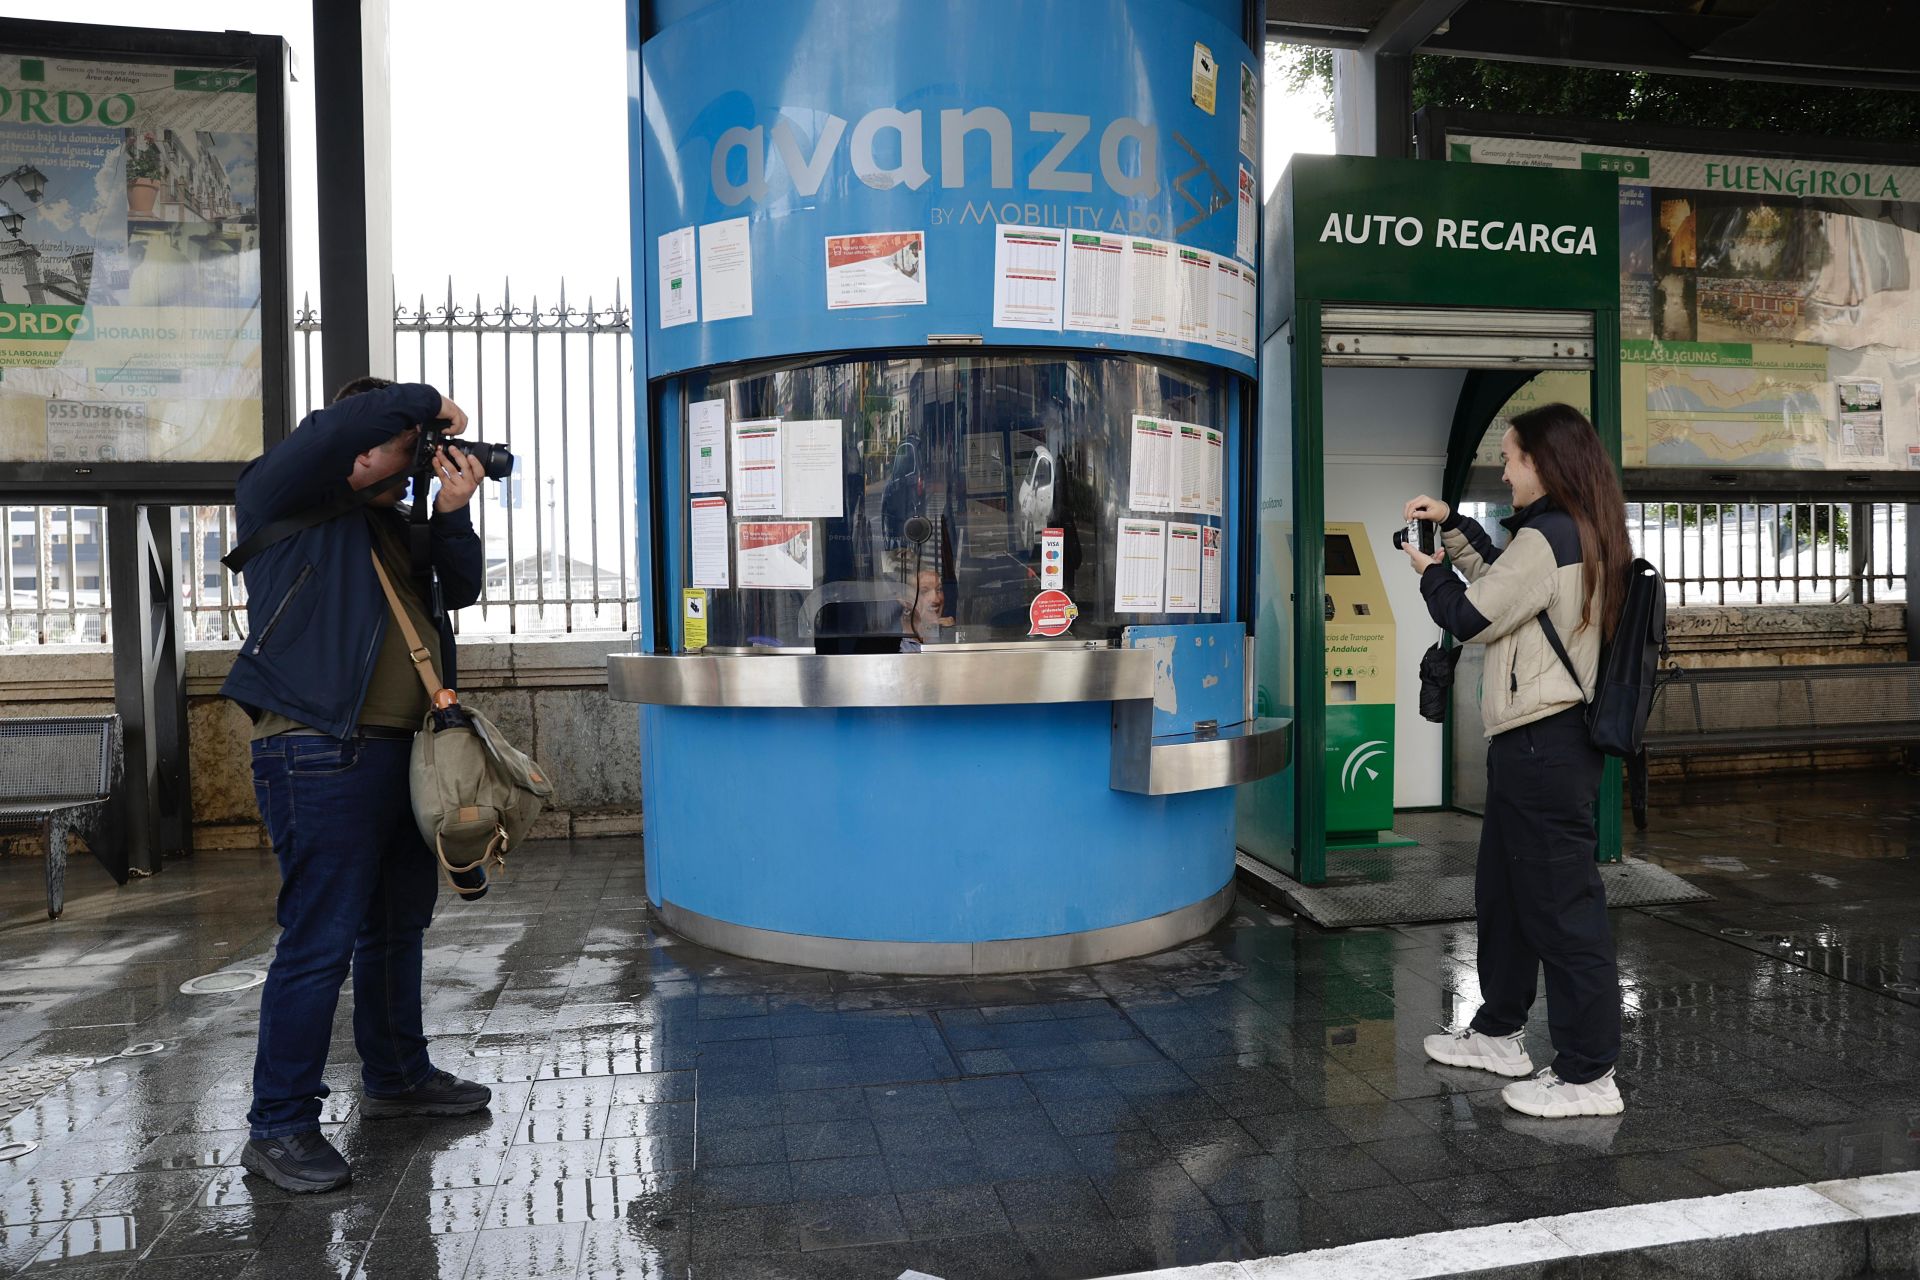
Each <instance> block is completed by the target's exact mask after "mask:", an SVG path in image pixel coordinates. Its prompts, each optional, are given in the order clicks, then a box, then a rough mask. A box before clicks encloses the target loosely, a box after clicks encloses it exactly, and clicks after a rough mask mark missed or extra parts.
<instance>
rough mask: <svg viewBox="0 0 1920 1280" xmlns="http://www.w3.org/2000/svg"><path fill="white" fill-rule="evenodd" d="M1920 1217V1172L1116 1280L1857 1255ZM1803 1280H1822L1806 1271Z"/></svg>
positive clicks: (1397, 1275) (1364, 1279) (1400, 1279)
mask: <svg viewBox="0 0 1920 1280" xmlns="http://www.w3.org/2000/svg"><path fill="white" fill-rule="evenodd" d="M1913 1217H1920V1172H1913V1173H1885V1174H1876V1175H1874V1176H1872V1177H1865V1178H1847V1179H1842V1180H1840V1181H1837V1182H1815V1183H1811V1184H1808V1185H1806V1186H1798V1187H1772V1188H1768V1189H1766V1190H1761V1191H1740V1192H1734V1193H1732V1194H1730V1195H1723V1196H1707V1197H1703V1198H1701V1199H1698V1200H1666V1201H1661V1202H1659V1203H1657V1204H1636V1205H1626V1206H1623V1207H1621V1208H1618V1209H1596V1210H1594V1211H1592V1212H1590V1213H1570V1214H1566V1215H1563V1216H1560V1217H1553V1218H1534V1219H1532V1220H1530V1221H1527V1222H1510V1223H1503V1224H1501V1225H1498V1226H1492V1227H1470V1228H1467V1229H1465V1230H1461V1231H1436V1232H1432V1233H1430V1234H1428V1235H1420V1236H1405V1237H1402V1238H1400V1239H1395V1240H1373V1241H1369V1242H1367V1243H1365V1244H1352V1245H1343V1246H1341V1247H1340V1248H1337V1249H1318V1250H1314V1251H1313V1252H1310V1253H1293V1254H1286V1255H1284V1256H1281V1257H1275V1258H1256V1259H1253V1260H1251V1261H1248V1262H1213V1263H1208V1264H1207V1265H1205V1266H1198V1267H1176V1268H1171V1269H1167V1270H1161V1271H1141V1272H1134V1273H1132V1274H1131V1275H1127V1276H1121V1277H1114V1278H1113V1280H1307V1278H1308V1277H1312V1278H1314V1280H1320V1278H1323V1277H1333V1276H1338V1277H1342V1278H1343V1280H1439V1278H1440V1277H1444V1276H1453V1275H1461V1274H1465V1273H1471V1272H1476V1271H1490V1270H1493V1269H1495V1268H1500V1267H1513V1268H1524V1267H1527V1266H1535V1265H1541V1264H1545V1263H1553V1262H1561V1261H1565V1260H1568V1259H1572V1258H1598V1257H1601V1256H1603V1255H1606V1254H1612V1253H1631V1252H1637V1251H1639V1250H1644V1249H1657V1248H1665V1247H1684V1246H1687V1245H1701V1246H1709V1247H1711V1246H1713V1245H1715V1244H1718V1243H1737V1241H1738V1239H1739V1237H1742V1236H1757V1235H1765V1234H1770V1233H1775V1232H1790V1231H1796V1230H1809V1229H1811V1230H1816V1231H1817V1230H1819V1229H1821V1228H1833V1229H1837V1230H1836V1232H1835V1236H1836V1239H1835V1244H1836V1245H1838V1244H1839V1242H1840V1238H1842V1237H1844V1236H1845V1234H1846V1233H1845V1229H1846V1228H1847V1227H1849V1226H1854V1227H1858V1228H1860V1230H1859V1233H1858V1235H1859V1237H1860V1239H1859V1240H1858V1241H1856V1242H1854V1243H1855V1244H1857V1247H1858V1248H1859V1249H1861V1250H1864V1249H1865V1247H1866V1244H1865V1237H1866V1235H1867V1233H1868V1232H1869V1231H1870V1230H1871V1225H1870V1224H1871V1223H1872V1222H1873V1221H1874V1220H1876V1219H1888V1218H1913ZM1834 1252H1835V1256H1834V1258H1833V1262H1834V1264H1835V1268H1834V1274H1836V1275H1848V1276H1850V1275H1852V1274H1854V1270H1853V1269H1852V1267H1853V1266H1854V1265H1855V1264H1853V1263H1851V1262H1849V1261H1848V1258H1847V1255H1848V1254H1849V1253H1850V1250H1849V1249H1843V1248H1836V1249H1835V1250H1834ZM1804 1274H1809V1275H1811V1274H1814V1272H1813V1271H1807V1272H1805V1273H1804Z"/></svg>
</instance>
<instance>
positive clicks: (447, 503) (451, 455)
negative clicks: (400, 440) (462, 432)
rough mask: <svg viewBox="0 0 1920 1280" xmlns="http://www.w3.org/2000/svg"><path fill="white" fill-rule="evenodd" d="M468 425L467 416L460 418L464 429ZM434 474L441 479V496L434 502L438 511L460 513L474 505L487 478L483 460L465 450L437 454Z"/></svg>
mask: <svg viewBox="0 0 1920 1280" xmlns="http://www.w3.org/2000/svg"><path fill="white" fill-rule="evenodd" d="M455 412H458V410H456V411H455ZM466 424H467V416H466V415H465V414H464V413H463V414H461V415H460V425H461V426H463V427H464V426H465V425H466ZM448 429H449V430H451V428H448ZM433 474H434V475H436V476H438V477H439V479H440V492H439V493H438V494H437V495H436V496H435V497H434V499H433V509H434V510H435V511H458V510H459V509H460V508H462V507H464V506H466V505H467V503H469V502H471V501H473V495H474V492H475V490H477V489H479V487H480V482H481V481H482V480H485V479H486V478H487V470H486V468H485V467H483V466H481V465H480V459H478V458H476V457H474V456H473V455H472V454H470V453H468V452H467V451H466V450H465V449H456V448H443V449H435V450H434V451H433Z"/></svg>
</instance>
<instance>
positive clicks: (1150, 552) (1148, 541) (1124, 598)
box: [1113, 519, 1167, 613]
mask: <svg viewBox="0 0 1920 1280" xmlns="http://www.w3.org/2000/svg"><path fill="white" fill-rule="evenodd" d="M1118 546H1119V549H1120V554H1119V555H1118V556H1117V557H1116V558H1115V560H1114V583H1113V610H1114V612H1115V613H1160V612H1162V600H1163V595H1162V588H1163V586H1164V585H1165V583H1166V576H1167V523H1166V521H1164V520H1125V519H1123V520H1121V521H1120V536H1119V539H1118Z"/></svg>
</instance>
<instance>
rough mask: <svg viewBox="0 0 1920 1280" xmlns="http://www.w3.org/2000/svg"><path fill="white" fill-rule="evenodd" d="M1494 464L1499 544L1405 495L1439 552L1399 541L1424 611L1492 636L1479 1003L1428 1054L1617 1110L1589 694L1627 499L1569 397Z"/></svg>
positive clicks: (1437, 504) (1616, 1052) (1585, 1111)
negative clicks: (1541, 1004) (1543, 1040)
mask: <svg viewBox="0 0 1920 1280" xmlns="http://www.w3.org/2000/svg"><path fill="white" fill-rule="evenodd" d="M1501 461H1502V464H1503V467H1504V470H1503V472H1502V476H1501V478H1502V479H1503V480H1504V481H1505V483H1506V484H1507V485H1508V486H1509V487H1510V488H1511V489H1512V491H1513V508H1514V513H1515V514H1514V515H1513V516H1511V517H1510V518H1509V519H1507V520H1506V521H1505V522H1504V523H1505V525H1506V527H1507V529H1508V530H1509V532H1510V533H1511V535H1512V537H1511V540H1510V541H1509V542H1508V544H1507V545H1506V547H1505V548H1499V547H1496V546H1495V545H1494V543H1493V540H1492V539H1491V538H1490V537H1488V536H1487V533H1486V531H1485V530H1484V529H1482V528H1481V527H1480V526H1479V525H1478V524H1477V523H1476V522H1474V521H1473V520H1470V519H1467V518H1465V517H1463V516H1461V515H1460V514H1459V513H1458V512H1455V511H1453V510H1451V509H1450V508H1449V507H1448V505H1447V504H1446V503H1444V502H1441V501H1439V500H1438V499H1435V498H1430V497H1426V496H1424V495H1422V496H1421V497H1417V498H1414V499H1413V500H1412V501H1410V502H1408V503H1407V504H1406V518H1407V519H1408V520H1416V519H1417V520H1429V521H1435V522H1438V523H1439V525H1440V530H1441V542H1442V545H1441V546H1440V547H1439V548H1438V549H1437V550H1436V551H1435V552H1434V553H1433V554H1432V555H1428V554H1424V553H1423V552H1422V551H1421V548H1420V546H1419V543H1418V541H1417V540H1415V539H1411V538H1410V539H1408V540H1407V541H1406V544H1405V546H1404V547H1403V550H1405V552H1406V554H1407V559H1408V560H1409V561H1410V562H1411V563H1412V565H1413V568H1414V569H1415V571H1416V572H1418V573H1419V574H1420V593H1421V596H1422V597H1423V598H1424V599H1425V600H1426V603H1427V609H1428V612H1430V613H1431V614H1432V615H1433V620H1434V621H1435V622H1436V623H1437V624H1439V625H1440V626H1441V627H1443V628H1444V629H1445V630H1447V631H1448V632H1449V633H1451V634H1452V635H1453V636H1454V637H1455V638H1456V639H1459V640H1461V641H1464V642H1467V643H1471V644H1483V645H1485V646H1487V653H1486V666H1485V672H1486V675H1485V678H1484V680H1483V682H1482V686H1481V693H1480V706H1481V714H1482V717H1483V719H1484V721H1485V724H1486V731H1487V737H1488V746H1487V798H1486V817H1485V820H1484V822H1483V824H1482V826H1481V834H1480V854H1479V864H1478V868H1477V871H1476V875H1475V883H1474V901H1475V910H1476V916H1477V925H1478V942H1479V948H1478V950H1479V978H1480V992H1481V1000H1482V1003H1481V1006H1480V1010H1479V1012H1478V1013H1476V1014H1475V1015H1474V1017H1473V1020H1472V1023H1471V1024H1470V1025H1469V1026H1467V1027H1466V1028H1465V1029H1463V1030H1461V1031H1459V1032H1457V1033H1454V1034H1446V1035H1435V1036H1428V1037H1427V1039H1426V1052H1427V1055H1428V1056H1429V1057H1430V1058H1432V1059H1433V1060H1434V1061H1436V1062H1441V1063H1445V1064H1447V1065H1448V1066H1456V1067H1474V1068H1479V1069H1481V1070H1486V1071H1492V1072H1495V1073H1497V1074H1499V1075H1503V1076H1514V1077H1528V1078H1526V1079H1523V1080H1519V1081H1517V1082H1516V1083H1514V1084H1510V1085H1508V1086H1507V1087H1506V1088H1505V1089H1504V1090H1502V1092H1501V1097H1502V1098H1504V1099H1505V1101H1506V1103H1507V1105H1508V1106H1510V1107H1512V1108H1513V1109H1514V1110H1516V1111H1520V1112H1523V1113H1525V1114H1527V1115H1532V1116H1544V1117H1556V1118H1557V1117H1568V1116H1607V1115H1617V1114H1618V1113H1619V1112H1620V1111H1621V1109H1622V1107H1623V1103H1622V1101H1621V1097H1620V1089H1619V1086H1618V1085H1617V1083H1616V1082H1615V1080H1614V1070H1613V1066H1614V1062H1615V1061H1616V1060H1617V1059H1618V1058H1619V1056H1620V977H1619V971H1618V969H1617V967H1616V965H1615V962H1614V945H1613V934H1612V932H1611V929H1610V927H1609V925H1608V922H1607V898H1606V889H1605V887H1604V886H1603V885H1602V883H1601V881H1600V873H1599V868H1598V867H1597V866H1596V864H1595V861H1594V849H1595V846H1596V844H1597V841H1598V832H1597V830H1596V827H1595V809H1596V802H1597V798H1598V794H1599V790H1600V781H1601V774H1602V765H1603V763H1604V761H1603V757H1602V755H1601V753H1600V752H1599V750H1597V749H1596V748H1595V747H1594V745H1593V743H1592V742H1591V741H1590V740H1589V737H1588V732H1587V723H1586V714H1585V713H1586V706H1585V704H1586V702H1587V700H1588V697H1589V696H1590V692H1591V690H1592V688H1593V683H1594V679H1595V677H1596V674H1597V672H1598V670H1599V664H1600V650H1601V645H1602V643H1603V641H1604V639H1605V638H1610V637H1611V636H1612V634H1613V631H1614V628H1615V627H1616V626H1617V624H1618V622H1619V618H1620V611H1621V607H1622V605H1623V604H1624V603H1625V600H1626V594H1627V573H1628V565H1629V564H1630V563H1631V561H1632V552H1631V549H1630V544H1629V543H1628V540H1627V528H1626V506H1625V501H1624V499H1623V498H1622V496H1621V491H1620V484H1619V480H1618V478H1617V477H1616V475H1615V473H1614V470H1613V464H1612V463H1611V462H1610V461H1609V460H1608V457H1607V452H1606V449H1605V447H1604V446H1603V445H1602V443H1601V441H1600V436H1599V433H1598V432H1596V431H1595V430H1594V428H1593V425H1592V424H1591V423H1590V422H1588V421H1587V419H1586V418H1585V416H1583V415H1582V414H1581V413H1580V412H1579V410H1577V409H1574V408H1571V407H1570V406H1568V405H1564V404H1549V405H1543V406H1542V407H1540V408H1538V409H1534V410H1532V411H1530V412H1528V413H1523V414H1520V415H1518V416H1516V417H1515V418H1514V419H1513V425H1512V427H1511V428H1510V429H1509V430H1508V431H1507V432H1506V435H1505V436H1504V437H1503V439H1502V441H1501ZM1455 569H1458V570H1459V573H1458V574H1456V573H1455V572H1454V570H1455ZM1462 574H1463V575H1465V580H1464V581H1463V580H1462V578H1461V576H1460V575H1462ZM1555 636H1562V637H1565V640H1564V641H1563V642H1562V644H1563V646H1564V649H1565V653H1564V655H1562V654H1560V653H1557V652H1556V648H1557V646H1556V645H1555V643H1554V639H1553V637H1555ZM1543 965H1544V966H1545V969H1546V975H1547V1021H1548V1027H1549V1030H1550V1032H1551V1037H1552V1043H1553V1049H1554V1060H1553V1062H1552V1064H1551V1065H1550V1066H1547V1067H1544V1068H1542V1069H1541V1070H1540V1071H1539V1072H1538V1074H1535V1072H1534V1068H1533V1061H1532V1059H1531V1058H1530V1057H1529V1056H1528V1054H1527V1049H1526V1045H1525V1028H1526V1021H1527V1013H1528V1010H1529V1009H1530V1008H1531V1007H1532V1005H1533V999H1534V993H1535V983H1536V977H1537V975H1538V974H1539V972H1540V969H1541V967H1542V966H1543Z"/></svg>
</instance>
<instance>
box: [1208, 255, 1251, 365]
mask: <svg viewBox="0 0 1920 1280" xmlns="http://www.w3.org/2000/svg"><path fill="white" fill-rule="evenodd" d="M1245 283H1246V277H1245V276H1243V275H1241V274H1240V264H1239V263H1237V262H1234V261H1233V260H1232V259H1229V258H1215V259H1214V260H1213V345H1214V346H1216V347H1221V348H1224V349H1225V350H1227V351H1233V352H1238V351H1239V350H1240V349H1241V345H1242V344H1241V341H1240V323H1241V318H1242V311H1241V307H1242V303H1241V299H1240V291H1241V289H1242V288H1243V287H1244V285H1245Z"/></svg>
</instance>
